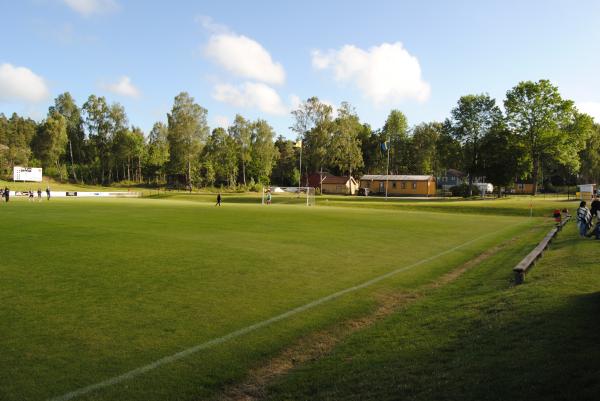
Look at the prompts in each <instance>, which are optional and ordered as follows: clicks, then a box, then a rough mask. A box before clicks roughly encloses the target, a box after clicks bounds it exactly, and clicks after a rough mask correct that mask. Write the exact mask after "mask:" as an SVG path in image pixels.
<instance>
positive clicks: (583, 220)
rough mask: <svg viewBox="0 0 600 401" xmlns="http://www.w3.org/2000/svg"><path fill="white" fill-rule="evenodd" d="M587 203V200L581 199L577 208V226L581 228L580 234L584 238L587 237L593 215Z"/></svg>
mask: <svg viewBox="0 0 600 401" xmlns="http://www.w3.org/2000/svg"><path fill="white" fill-rule="evenodd" d="M585 205H586V203H585V201H581V203H580V204H579V208H578V209H577V228H578V229H579V236H580V237H582V238H585V236H586V234H587V231H588V228H589V226H590V223H591V221H592V215H591V214H590V211H589V210H588V208H587V207H585Z"/></svg>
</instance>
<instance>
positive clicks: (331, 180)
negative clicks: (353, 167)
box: [323, 175, 351, 185]
mask: <svg viewBox="0 0 600 401" xmlns="http://www.w3.org/2000/svg"><path fill="white" fill-rule="evenodd" d="M350 178H351V177H338V176H335V175H328V176H327V177H323V184H344V185H345V184H346V183H347V182H348V180H349V179H350Z"/></svg>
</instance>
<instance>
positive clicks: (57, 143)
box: [32, 112, 69, 178]
mask: <svg viewBox="0 0 600 401" xmlns="http://www.w3.org/2000/svg"><path fill="white" fill-rule="evenodd" d="M68 140H69V138H68V136H67V121H66V119H65V118H64V117H63V116H62V115H61V114H59V113H57V112H54V113H52V114H50V115H48V118H46V120H45V121H44V122H42V124H41V125H40V127H39V129H38V130H37V134H36V136H35V138H34V139H33V144H32V147H33V149H34V154H35V156H36V157H37V158H38V159H39V160H40V161H41V163H42V167H44V168H48V167H56V168H59V162H60V159H61V157H62V156H63V155H64V154H65V151H66V144H67V142H68ZM61 171H62V170H61ZM61 178H62V175H61Z"/></svg>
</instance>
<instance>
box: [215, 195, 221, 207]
mask: <svg viewBox="0 0 600 401" xmlns="http://www.w3.org/2000/svg"><path fill="white" fill-rule="evenodd" d="M215 206H221V193H220V192H219V193H218V194H217V203H216V204H215Z"/></svg>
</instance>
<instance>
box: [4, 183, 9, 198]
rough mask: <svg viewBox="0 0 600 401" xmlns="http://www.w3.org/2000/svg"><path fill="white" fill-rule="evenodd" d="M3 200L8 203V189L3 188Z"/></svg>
mask: <svg viewBox="0 0 600 401" xmlns="http://www.w3.org/2000/svg"><path fill="white" fill-rule="evenodd" d="M4 199H5V202H8V200H9V199H10V190H9V189H8V187H4Z"/></svg>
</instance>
